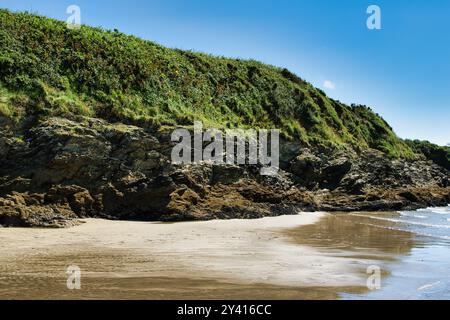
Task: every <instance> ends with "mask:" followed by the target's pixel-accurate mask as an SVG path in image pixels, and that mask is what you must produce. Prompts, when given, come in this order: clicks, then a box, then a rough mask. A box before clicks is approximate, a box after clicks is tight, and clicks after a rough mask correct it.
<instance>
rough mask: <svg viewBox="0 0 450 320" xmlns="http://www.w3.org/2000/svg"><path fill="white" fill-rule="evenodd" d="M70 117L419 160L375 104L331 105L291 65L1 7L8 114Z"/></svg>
mask: <svg viewBox="0 0 450 320" xmlns="http://www.w3.org/2000/svg"><path fill="white" fill-rule="evenodd" d="M67 114H75V115H83V116H90V117H94V116H95V117H99V118H103V119H107V120H108V121H111V122H127V123H134V124H146V125H151V126H156V127H159V126H170V127H173V126H180V125H181V126H190V125H192V124H193V122H194V120H200V121H203V123H204V126H205V127H216V128H235V127H242V128H280V129H281V130H282V133H283V135H284V136H285V137H286V138H288V139H299V140H300V141H302V142H303V143H304V144H305V145H314V146H319V147H324V148H347V147H352V148H355V149H357V150H361V149H364V148H367V147H372V148H375V149H378V150H381V151H383V152H385V153H386V154H387V155H389V156H391V157H406V158H411V157H414V156H415V153H414V152H413V151H412V149H411V146H409V145H407V144H406V143H405V142H404V141H403V140H401V139H399V138H398V137H397V136H396V135H395V134H394V132H393V130H392V129H391V127H390V126H389V125H388V124H387V123H386V122H385V121H384V120H383V119H382V118H381V117H379V116H378V115H376V114H375V113H373V112H372V111H371V110H370V109H369V108H367V107H365V106H347V105H345V104H342V103H340V102H338V101H335V100H332V99H330V98H328V97H327V96H326V95H325V94H324V92H322V91H321V90H318V89H316V88H314V87H313V86H312V85H311V84H309V83H307V82H306V81H304V80H303V79H301V78H299V77H298V76H296V75H295V74H293V73H291V72H289V71H288V70H286V69H281V68H277V67H273V66H269V65H265V64H262V63H260V62H257V61H243V60H238V59H228V58H223V57H214V56H210V55H206V54H201V53H194V52H190V51H181V50H175V49H168V48H164V47H162V46H159V45H157V44H155V43H152V42H149V41H144V40H141V39H138V38H136V37H133V36H129V35H125V34H122V33H119V32H117V31H105V30H102V29H99V28H91V27H87V26H82V28H81V29H79V30H70V29H68V28H67V27H66V24H65V23H63V22H60V21H56V20H53V19H48V18H44V17H40V16H36V15H30V14H27V13H11V12H9V11H6V10H0V115H2V116H5V117H9V118H12V119H15V120H20V118H22V117H25V116H28V115H38V116H44V117H45V116H49V115H60V116H64V115H67Z"/></svg>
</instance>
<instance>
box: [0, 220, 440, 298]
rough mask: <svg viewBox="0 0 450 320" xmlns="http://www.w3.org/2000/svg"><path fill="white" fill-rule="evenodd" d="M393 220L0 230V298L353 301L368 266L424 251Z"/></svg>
mask: <svg viewBox="0 0 450 320" xmlns="http://www.w3.org/2000/svg"><path fill="white" fill-rule="evenodd" d="M386 214H388V215H397V213H392V214H391V213H386ZM390 220H392V219H390V218H389V219H384V218H383V216H375V215H372V216H367V215H364V214H342V215H339V214H338V215H334V214H333V215H331V214H326V213H301V214H299V215H294V216H281V217H273V218H263V219H257V220H225V221H223V220H215V221H207V222H183V223H155V222H129V221H108V220H97V219H88V220H83V223H82V224H81V225H80V226H77V227H73V228H69V229H6V228H3V229H0V298H2V299H338V298H340V297H341V296H342V294H346V295H350V296H351V295H356V297H357V295H358V294H367V293H368V291H369V290H368V289H367V286H366V283H367V278H368V275H367V273H366V271H367V268H368V267H369V266H371V265H377V266H380V267H381V269H382V272H383V276H387V275H389V274H390V270H392V269H394V268H393V267H392V264H396V263H398V261H400V260H401V259H403V257H406V256H410V255H411V252H412V250H413V248H414V247H417V246H421V245H423V244H422V243H421V242H420V241H418V239H417V237H416V236H414V234H413V233H411V232H408V231H404V230H399V229H395V228H394V227H393V226H394V222H392V221H390ZM412 258H414V256H412ZM412 258H410V260H411V259H412ZM419 260H420V259H419ZM429 265H430V264H429ZM69 266H77V267H79V268H80V270H81V289H80V290H68V289H67V284H66V281H67V277H68V275H67V274H66V271H67V268H68V267H69ZM431 266H432V264H431ZM439 266H440V268H441V269H442V268H443V267H444V266H443V265H442V264H440V265H439ZM416 279H419V280H421V279H423V277H422V276H421V275H416ZM424 281H425V280H424ZM432 281H434V280H429V281H428V282H427V281H425V282H420V281H419V282H417V287H418V288H423V287H424V286H425V287H426V286H428V285H430V283H431V284H432V283H434V282H436V281H434V282H432ZM404 283H412V282H411V279H405V282H404ZM394 284H395V283H394ZM394 287H395V286H394ZM413 290H415V289H413ZM393 292H394V291H393ZM394 298H395V296H394Z"/></svg>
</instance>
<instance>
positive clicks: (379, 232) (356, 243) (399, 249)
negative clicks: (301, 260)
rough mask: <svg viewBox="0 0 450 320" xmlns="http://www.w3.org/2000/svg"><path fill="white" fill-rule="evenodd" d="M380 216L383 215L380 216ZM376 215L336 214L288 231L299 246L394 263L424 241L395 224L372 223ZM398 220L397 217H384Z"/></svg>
mask: <svg viewBox="0 0 450 320" xmlns="http://www.w3.org/2000/svg"><path fill="white" fill-rule="evenodd" d="M380 214H381V213H380ZM373 215H374V213H372V214H370V213H366V214H365V213H358V214H351V213H341V214H339V213H337V214H332V215H327V216H326V217H324V218H322V219H321V220H320V221H319V222H318V223H316V224H312V225H306V226H301V227H298V228H293V229H290V230H287V231H286V233H287V234H288V235H289V236H290V237H291V239H293V241H295V242H296V243H298V244H302V245H309V246H314V247H317V248H322V249H325V250H328V251H330V250H331V251H332V252H333V251H334V252H335V253H338V252H341V253H344V254H345V253H346V252H347V253H348V254H351V256H352V257H355V254H364V255H367V257H372V258H374V257H376V258H377V259H385V260H392V259H396V258H398V255H407V254H409V253H410V252H411V249H412V248H414V247H417V246H419V245H421V243H422V242H421V241H420V240H419V239H418V238H417V237H416V236H415V235H414V234H413V233H411V232H407V231H401V230H398V229H396V226H397V225H396V223H394V222H391V221H387V220H375V221H374V220H373V219H372V218H371V216H373ZM382 215H384V216H395V215H397V213H395V212H392V213H382Z"/></svg>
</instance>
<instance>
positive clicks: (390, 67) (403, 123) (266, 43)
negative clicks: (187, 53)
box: [0, 0, 450, 145]
mask: <svg viewBox="0 0 450 320" xmlns="http://www.w3.org/2000/svg"><path fill="white" fill-rule="evenodd" d="M71 4H76V5H78V6H79V7H80V8H81V14H82V17H81V18H82V23H84V24H88V25H93V26H102V27H104V28H108V29H113V28H117V29H119V30H121V31H123V32H125V33H129V34H134V35H137V36H140V37H142V38H145V39H149V40H153V41H155V42H158V43H161V44H163V45H166V46H169V47H176V48H183V49H193V50H196V51H203V52H208V53H213V54H218V55H224V56H232V57H241V58H254V59H257V60H261V61H264V62H266V63H270V64H274V65H277V66H282V67H287V68H289V69H291V70H292V71H294V72H295V73H297V74H298V75H300V76H301V77H303V78H305V79H306V80H308V81H309V82H312V83H313V84H314V85H315V86H317V87H321V88H323V89H325V91H326V92H327V94H328V95H329V96H331V97H333V98H335V99H338V100H341V101H343V102H346V103H353V102H354V103H362V104H366V105H368V106H371V107H372V108H373V109H374V110H375V111H376V112H378V113H380V114H381V115H382V116H383V117H384V118H385V119H386V120H387V121H388V122H390V123H391V124H392V126H393V127H394V129H395V131H396V132H397V134H399V135H400V136H401V137H404V138H419V139H426V140H430V141H432V142H435V143H438V144H441V145H443V144H447V143H450V22H449V17H450V1H446V0H428V1H425V0H409V1H407V0H395V1H392V0H390V1H381V0H373V1H364V0H342V1H337V0H309V1H306V0H305V1H302V0H278V1H277V0H272V1H265V0H223V1H215V0H128V1H119V0H104V1H101V0H98V1H92V0H69V1H66V0H58V1H55V0H35V1H32V0H0V7H4V8H9V9H11V10H15V11H16V10H19V11H24V10H28V11H32V12H37V13H40V14H42V15H45V16H49V17H53V18H57V19H61V20H66V19H67V17H68V15H67V14H66V8H67V7H68V6H69V5H71ZM371 4H376V5H378V6H380V8H381V10H382V30H372V31H371V30H368V29H367V27H366V19H367V17H368V15H367V14H366V9H367V7H368V6H369V5H371ZM325 81H329V82H331V85H328V86H327V87H330V88H331V89H327V88H325V86H324V83H325ZM333 84H334V89H332V87H333Z"/></svg>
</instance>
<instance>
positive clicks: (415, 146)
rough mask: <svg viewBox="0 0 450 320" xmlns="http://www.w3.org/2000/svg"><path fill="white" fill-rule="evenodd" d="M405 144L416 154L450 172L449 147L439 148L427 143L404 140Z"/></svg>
mask: <svg viewBox="0 0 450 320" xmlns="http://www.w3.org/2000/svg"><path fill="white" fill-rule="evenodd" d="M406 143H407V144H408V145H409V146H410V147H411V149H412V150H414V151H415V152H417V153H422V154H423V155H424V156H425V157H426V158H427V159H429V160H431V161H433V162H434V163H436V164H438V165H440V166H441V167H444V168H446V169H448V170H450V147H448V146H447V147H440V146H437V145H435V144H433V143H431V142H428V141H419V140H406Z"/></svg>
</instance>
